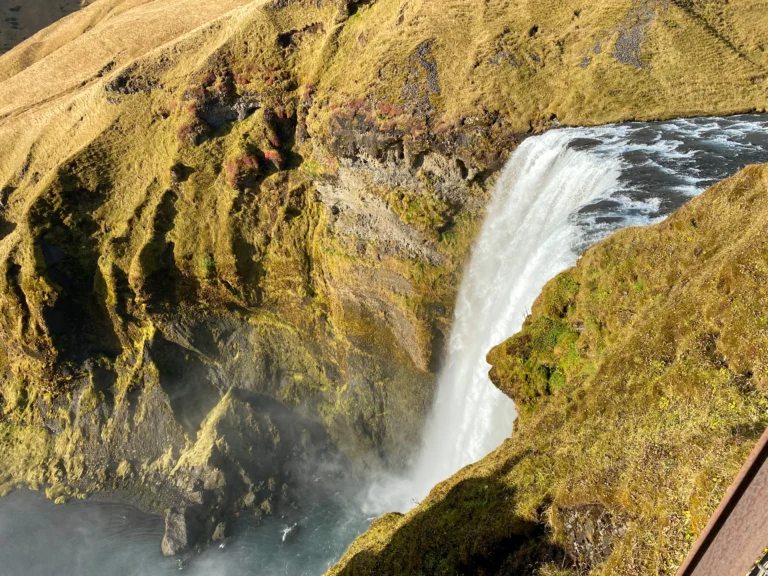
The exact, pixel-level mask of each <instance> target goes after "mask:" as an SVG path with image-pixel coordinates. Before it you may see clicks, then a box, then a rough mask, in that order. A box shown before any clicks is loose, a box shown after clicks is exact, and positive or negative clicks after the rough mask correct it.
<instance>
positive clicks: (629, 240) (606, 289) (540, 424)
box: [329, 165, 768, 575]
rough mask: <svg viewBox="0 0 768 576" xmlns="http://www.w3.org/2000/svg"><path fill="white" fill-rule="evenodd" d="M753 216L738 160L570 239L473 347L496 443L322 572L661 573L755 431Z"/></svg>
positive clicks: (758, 247)
mask: <svg viewBox="0 0 768 576" xmlns="http://www.w3.org/2000/svg"><path fill="white" fill-rule="evenodd" d="M767 221H768V166H764V165H763V166H750V167H747V168H746V169H745V170H743V171H742V172H741V173H739V174H738V175H736V176H734V177H732V178H731V179H729V180H726V181H724V182H722V183H720V184H718V185H716V186H714V187H713V188H712V189H710V190H708V191H707V192H706V193H704V195H703V196H701V197H699V198H697V199H695V200H692V201H691V202H690V203H689V204H688V205H686V206H685V207H683V208H682V209H681V210H679V211H678V212H677V213H675V214H674V215H673V216H672V217H670V218H669V219H668V220H666V221H665V222H663V223H662V224H658V225H656V226H652V227H649V228H637V229H627V230H623V231H621V232H618V233H616V234H614V235H613V236H611V237H610V238H608V239H606V240H604V241H603V242H601V243H599V244H598V245H596V246H595V247H593V248H592V249H590V250H589V251H587V253H586V254H585V255H584V256H583V257H582V258H581V260H580V261H579V263H578V265H577V266H576V267H575V268H572V269H571V270H568V271H567V272H564V273H563V274H561V275H559V276H558V277H557V278H555V279H554V280H552V281H551V282H550V283H549V284H547V286H546V287H545V288H544V290H543V292H542V294H541V296H540V297H539V298H538V300H537V301H536V303H535V305H534V307H533V310H532V313H531V315H530V316H529V318H528V319H527V320H526V322H525V325H524V327H523V329H522V330H521V332H520V333H519V334H517V335H515V336H513V337H512V338H511V339H510V340H508V341H507V342H505V343H504V344H501V345H500V346H498V347H497V348H495V349H494V350H493V351H491V353H490V354H489V356H488V360H489V362H490V363H491V364H492V366H493V369H492V371H491V378H492V380H493V381H494V383H495V384H496V385H497V386H499V388H500V389H501V390H503V391H504V392H505V393H507V394H508V395H509V396H510V397H512V398H513V399H514V400H515V403H516V404H517V406H518V407H519V409H520V418H519V420H518V422H517V424H516V427H515V431H514V434H513V436H512V438H511V439H510V440H507V441H506V442H505V443H504V444H503V445H502V446H501V447H500V448H499V449H497V450H496V451H495V452H494V453H492V454H491V455H490V456H488V457H486V458H485V459H483V460H481V461H480V462H479V463H477V464H475V465H473V466H469V467H467V468H465V469H464V470H462V471H460V472H459V473H457V474H456V475H455V476H454V477H453V478H450V479H449V480H447V481H445V482H443V483H442V484H440V485H438V486H437V487H436V488H435V489H434V490H433V491H432V493H431V494H430V496H429V497H428V498H427V499H426V500H425V501H424V502H423V503H422V504H421V505H420V506H418V507H417V508H416V509H415V510H413V511H412V512H410V513H408V514H407V515H405V516H399V515H394V516H390V517H387V518H386V519H384V520H380V521H379V522H378V523H376V524H374V526H373V527H372V529H371V530H370V531H369V532H368V533H367V534H365V535H364V536H362V537H361V538H360V539H359V540H358V541H357V542H355V543H354V544H353V545H352V546H351V548H350V549H349V551H348V552H347V555H346V556H345V557H344V559H343V560H342V561H341V563H340V564H339V565H337V566H336V567H334V568H333V569H332V570H331V571H330V572H329V573H330V574H456V573H476V574H507V573H526V574H531V573H535V574H581V573H590V574H606V575H607V574H627V575H630V574H631V575H637V574H673V573H674V572H675V570H676V569H677V567H678V566H679V565H680V564H681V562H682V560H683V558H684V557H685V555H686V553H687V551H688V549H689V548H690V546H691V545H692V543H693V541H694V539H695V538H696V536H697V535H698V533H699V532H700V531H701V530H702V529H703V527H704V525H705V524H706V522H707V520H708V518H709V516H710V514H711V513H712V512H713V511H714V508H715V507H716V506H717V504H718V503H719V501H720V499H721V498H722V496H723V494H724V492H725V490H726V488H727V487H728V485H729V484H730V482H731V481H732V479H733V478H734V477H735V475H736V473H737V472H738V470H739V469H740V467H741V465H742V463H743V462H744V460H745V459H746V457H747V455H748V454H749V452H750V450H751V449H752V447H753V446H754V444H755V442H756V441H757V439H758V438H759V436H760V434H761V433H762V431H763V430H764V429H765V427H766V425H768V372H767V371H766V368H768V340H766V321H768V320H767V319H766V316H765V314H764V313H763V312H762V311H763V310H764V309H765V308H766V305H767V304H768V282H767V279H768V263H767V262H766V258H765V254H766V250H768V238H767V237H766V234H765V229H766V228H765V226H766V222H767ZM416 551H418V552H416Z"/></svg>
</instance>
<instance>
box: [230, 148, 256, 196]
mask: <svg viewBox="0 0 768 576" xmlns="http://www.w3.org/2000/svg"><path fill="white" fill-rule="evenodd" d="M258 177H259V160H258V159H257V158H256V157H255V156H253V155H252V154H241V155H240V156H238V157H237V158H231V159H229V160H228V161H227V164H226V166H225V167H224V180H225V181H226V183H227V185H229V186H230V187H231V188H234V189H235V190H243V189H244V188H248V187H249V186H253V185H254V184H255V183H256V179H257V178H258Z"/></svg>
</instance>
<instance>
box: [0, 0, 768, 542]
mask: <svg viewBox="0 0 768 576" xmlns="http://www.w3.org/2000/svg"><path fill="white" fill-rule="evenodd" d="M741 4H744V6H743V8H744V11H740V10H738V9H737V8H739V7H740V6H741ZM737 5H738V6H737ZM751 6H752V4H750V3H749V2H747V1H746V0H745V1H744V2H741V3H740V2H732V3H731V4H729V6H728V7H727V8H724V9H722V10H720V11H718V10H715V9H714V8H712V7H711V6H710V5H709V4H705V5H702V6H699V5H698V4H697V3H692V4H690V5H689V4H686V3H675V2H671V3H665V2H641V3H632V2H623V1H617V2H611V3H605V2H590V3H588V4H584V3H579V4H578V5H577V4H576V3H568V2H565V3H563V2H541V1H537V2H524V3H523V5H522V6H508V5H507V3H505V2H493V1H492V2H485V1H482V2H481V1H470V0H461V1H459V0H457V1H453V2H443V3H440V5H439V6H438V5H436V4H434V3H430V2H413V1H411V2H400V1H395V0H377V1H375V2H349V3H347V2H339V1H336V0H334V1H331V0H328V1H322V0H320V1H312V2H309V1H298V0H296V1H290V0H289V1H282V0H276V1H270V2H251V3H248V2H245V1H244V0H229V1H227V2H222V1H220V0H216V1H213V0H183V1H182V2H179V1H178V0H155V1H154V2H142V1H140V0H135V1H128V0H125V1H120V0H97V1H96V2H94V3H93V4H91V5H90V6H88V7H87V8H85V9H83V10H81V11H79V12H77V13H76V14H74V15H73V16H71V17H69V18H66V19H65V20H63V21H61V22H59V23H57V24H56V25H54V26H53V27H51V28H49V29H47V30H45V31H43V32H41V33H40V34H38V35H37V36H36V37H35V42H26V43H24V44H22V45H21V46H19V47H18V48H16V49H15V50H13V51H11V52H9V53H8V54H5V55H3V56H2V57H0V69H2V70H3V72H2V73H0V74H2V75H0V78H2V83H0V158H1V159H2V160H0V190H1V193H0V295H1V297H0V341H1V342H2V349H1V350H0V373H1V374H2V380H1V381H0V411H1V413H2V417H1V418H0V438H1V440H0V442H1V443H2V450H0V463H2V467H1V469H2V471H3V476H2V477H0V490H2V491H4V490H9V489H11V488H12V487H13V486H16V485H18V484H19V483H22V482H26V483H30V484H32V485H33V486H40V487H47V490H48V493H49V495H50V496H51V497H54V498H62V499H66V498H67V497H70V496H73V495H85V494H89V493H92V492H94V491H99V490H107V489H120V490H122V491H126V492H128V493H131V494H133V495H134V497H135V498H138V499H139V501H140V503H142V504H143V505H145V506H146V507H149V508H152V509H155V510H162V509H164V508H166V507H169V506H176V507H178V508H181V509H183V510H182V511H180V512H176V513H174V514H175V516H170V517H169V518H170V520H169V522H171V525H172V526H171V527H172V528H174V529H173V530H171V532H174V533H179V532H180V530H177V529H176V528H178V524H183V525H184V526H183V528H184V530H187V529H189V530H191V531H192V532H190V534H191V536H190V537H189V538H186V537H183V538H182V537H179V538H177V540H178V541H179V542H182V541H186V540H189V542H193V541H196V540H198V539H200V538H202V539H205V538H206V537H208V536H210V535H211V534H212V533H213V530H214V529H215V527H216V525H217V523H218V522H219V521H220V520H221V521H223V520H224V519H225V518H226V517H227V515H228V514H231V513H234V512H235V511H237V510H240V509H242V508H246V507H253V508H259V509H270V508H271V506H272V504H270V502H272V503H274V502H276V501H278V500H281V499H285V498H287V499H289V500H290V495H288V496H286V494H289V493H290V491H291V490H292V488H293V487H294V485H295V484H298V483H299V479H300V478H301V476H302V474H301V473H298V472H297V470H304V471H305V470H306V468H303V467H306V466H311V465H312V462H314V461H316V460H317V459H318V458H319V459H324V460H327V459H329V458H330V459H343V458H346V459H347V461H348V462H350V463H351V464H352V466H353V467H357V469H362V468H378V467H397V466H399V465H401V464H402V462H403V461H404V459H405V458H406V457H407V456H408V454H409V452H410V450H412V449H413V447H414V445H413V438H414V437H416V435H417V434H418V433H419V431H420V429H421V423H422V418H423V416H424V414H425V413H426V411H427V409H428V406H429V403H430V399H431V394H432V391H433V388H434V368H435V365H436V364H437V361H438V360H439V357H440V351H441V345H442V342H443V340H444V338H445V336H446V334H447V331H448V329H449V324H450V318H451V312H452V306H453V298H454V295H455V291H456V289H457V286H458V283H459V276H460V269H461V265H462V263H463V261H464V259H465V257H466V256H467V254H468V251H469V247H470V244H471V240H472V238H473V235H474V232H475V230H476V228H477V225H478V223H479V221H480V218H481V216H482V210H483V206H484V205H485V202H486V200H487V198H488V194H489V190H490V186H491V185H492V182H493V178H494V175H495V173H496V171H497V170H498V168H499V167H500V166H501V164H502V163H503V161H504V160H505V158H506V157H507V156H508V154H509V152H510V151H511V150H512V149H514V147H515V146H516V145H517V143H518V142H519V141H520V140H521V139H522V138H524V137H525V136H526V135H527V134H530V133H533V132H536V131H541V130H544V129H547V128H548V127H551V126H554V125H556V124H558V123H567V124H597V123H603V122H608V121H616V120H622V119H627V118H656V117H662V116H664V117H666V116H678V115H690V114H705V113H726V112H736V111H746V110H752V109H761V110H762V109H764V107H765V100H766V98H765V90H766V82H767V80H766V77H767V76H766V73H765V66H766V60H765V57H764V56H763V52H762V51H761V49H760V47H759V46H758V45H757V44H755V42H757V40H755V38H759V37H760V35H759V34H757V32H760V31H761V30H762V29H763V28H765V27H766V26H768V24H766V21H765V19H764V18H763V19H761V13H760V12H759V11H757V10H753V12H752V13H750V12H749V10H748V8H750V7H751ZM128 31H130V33H128ZM681 79H684V80H685V81H681ZM288 415H290V417H288ZM253 446H258V447H260V448H259V449H258V450H257V452H258V456H254V454H255V453H256V452H254V450H252V449H251V447H253ZM264 502H266V503H267V504H265V505H264V506H261V505H262V504H264ZM179 518H181V520H179ZM202 519H206V522H207V524H205V522H203V521H202ZM200 524H205V525H204V526H200ZM187 525H188V526H187ZM193 527H194V529H193ZM184 530H181V532H183V531H184ZM184 547H185V546H184V545H183V542H182V544H179V545H178V546H177V545H170V544H169V548H168V550H177V549H183V548H184Z"/></svg>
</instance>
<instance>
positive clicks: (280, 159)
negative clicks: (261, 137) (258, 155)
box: [264, 150, 285, 170]
mask: <svg viewBox="0 0 768 576" xmlns="http://www.w3.org/2000/svg"><path fill="white" fill-rule="evenodd" d="M264 158H265V159H266V160H268V161H269V162H272V164H273V165H274V166H275V168H277V169H278V170H282V169H283V168H284V167H285V157H284V156H283V155H282V154H281V153H280V152H279V151H277V150H267V151H266V152H264Z"/></svg>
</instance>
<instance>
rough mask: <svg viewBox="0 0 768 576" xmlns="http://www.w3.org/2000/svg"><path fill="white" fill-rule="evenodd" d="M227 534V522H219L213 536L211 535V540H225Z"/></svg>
mask: <svg viewBox="0 0 768 576" xmlns="http://www.w3.org/2000/svg"><path fill="white" fill-rule="evenodd" d="M226 536H227V523H226V522H219V523H218V524H217V525H216V529H215V530H214V531H213V536H211V540H213V541H214V542H218V541H219V540H224V538H226Z"/></svg>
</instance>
